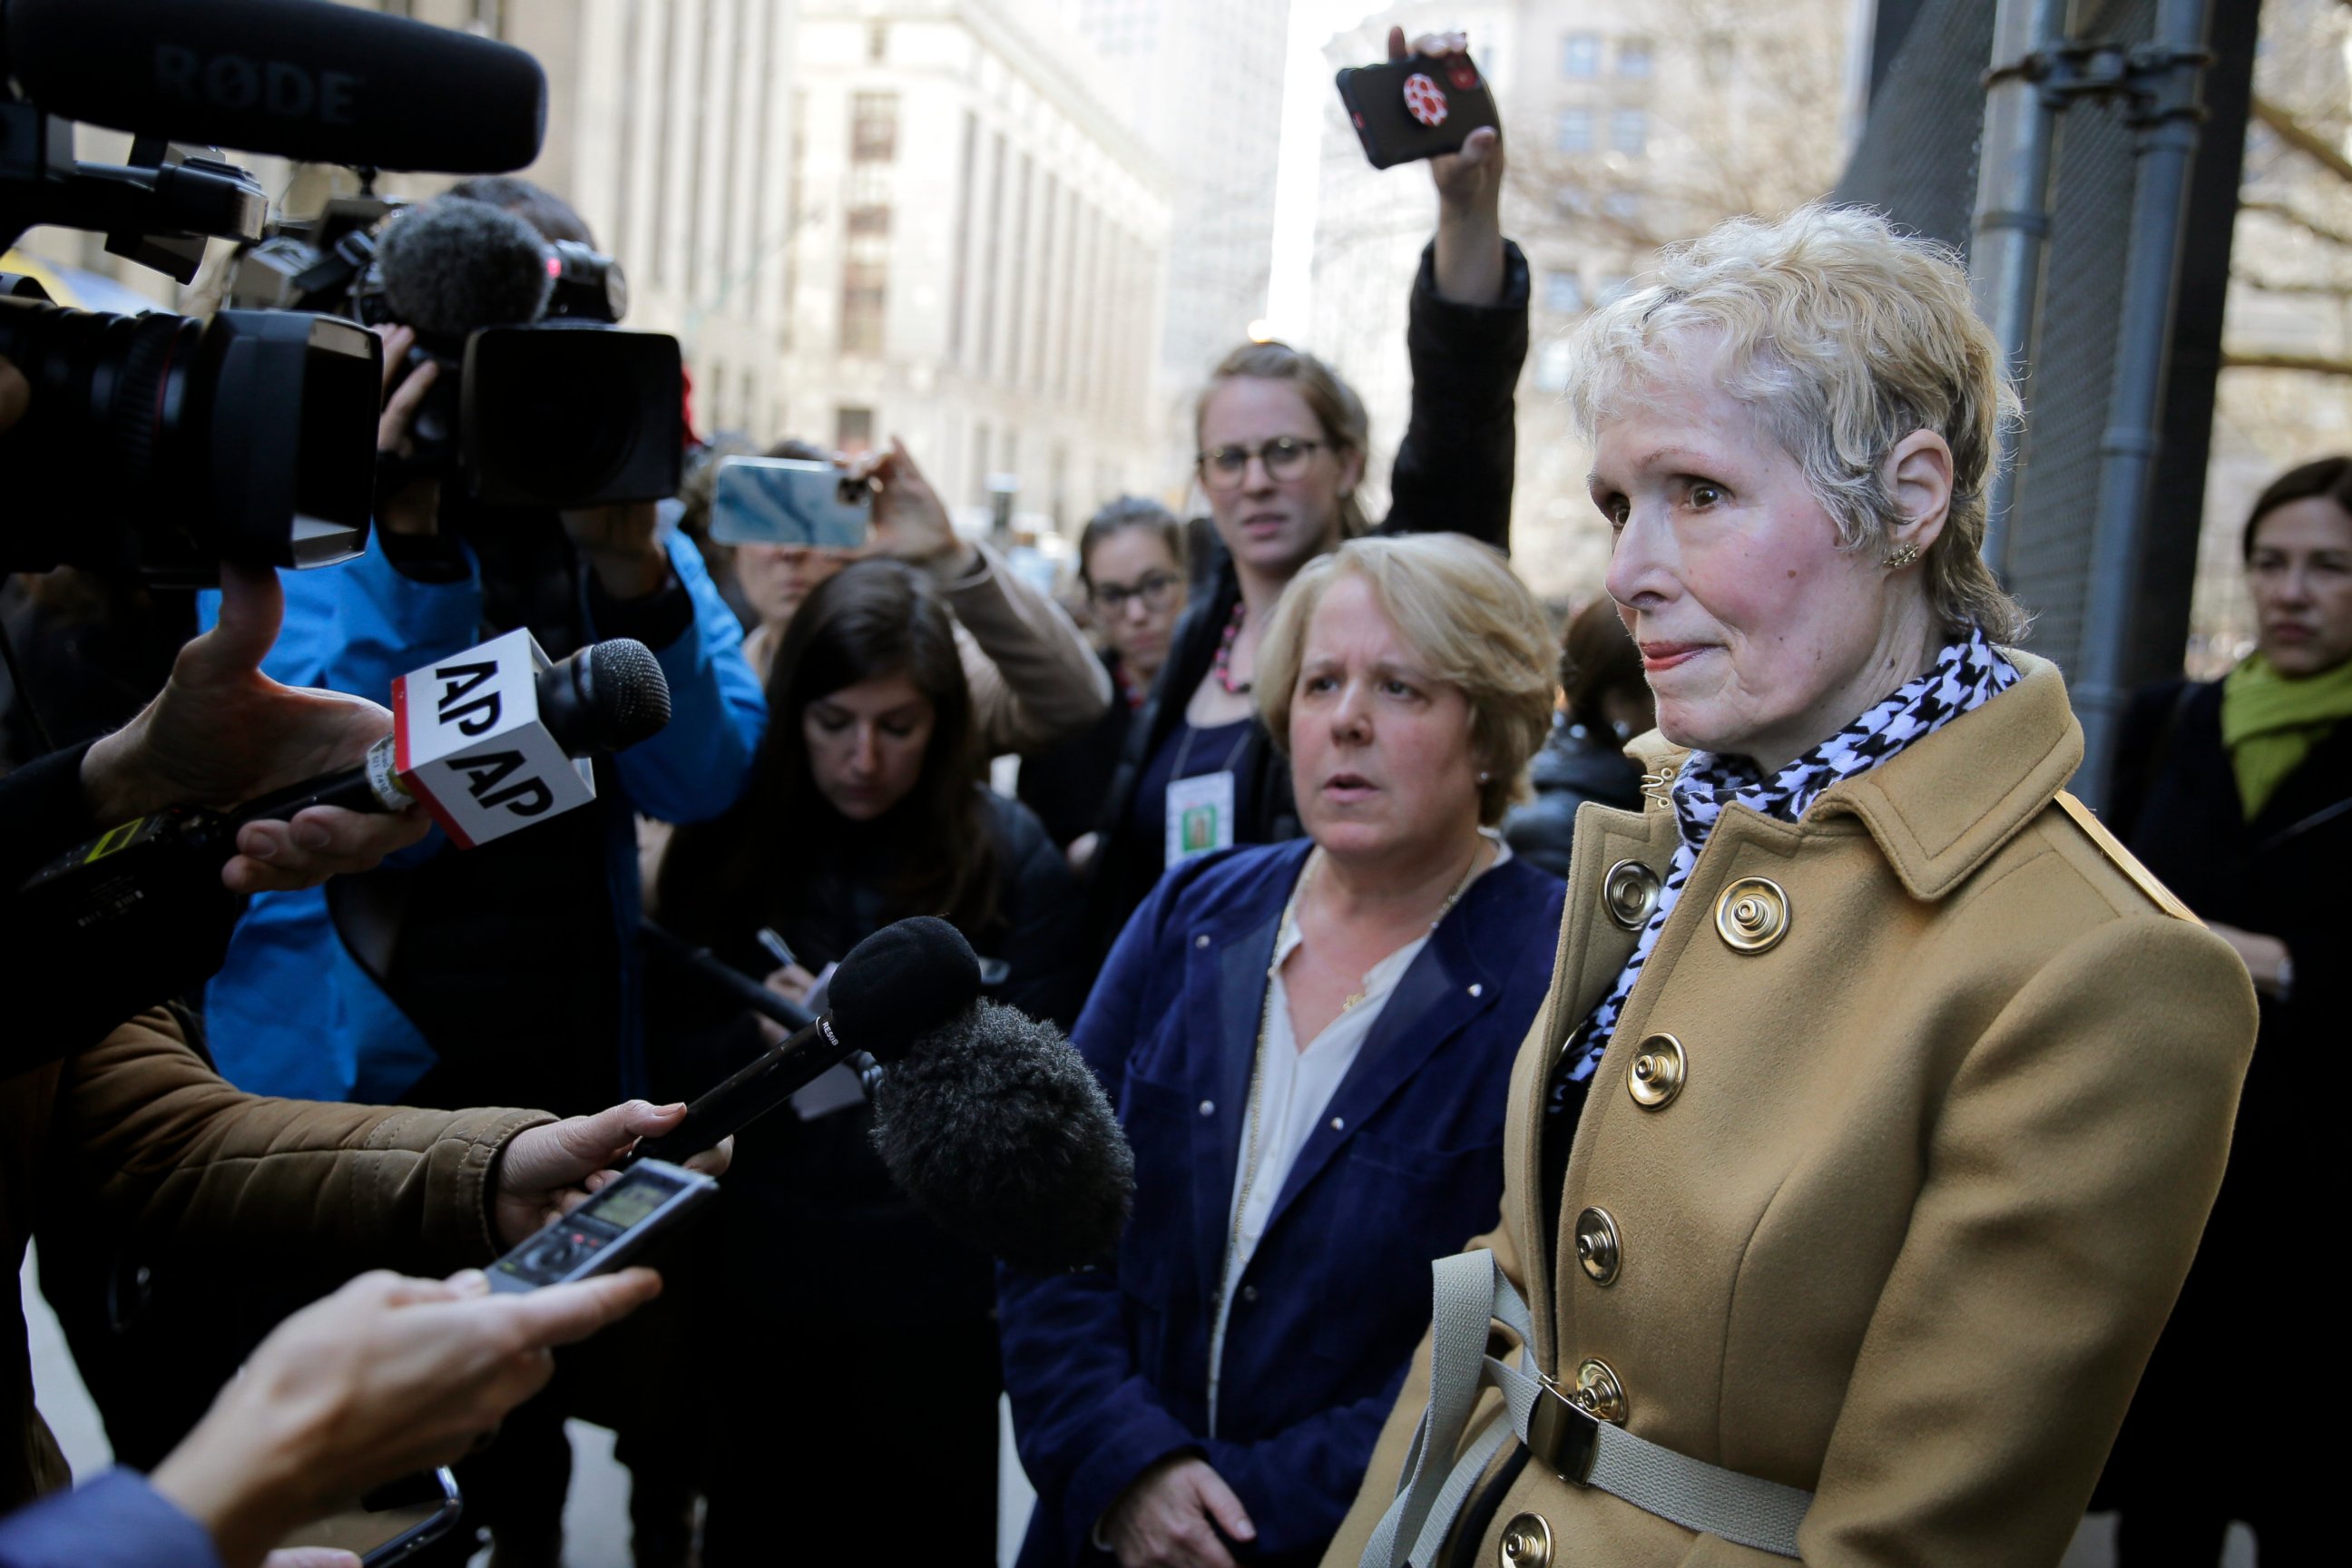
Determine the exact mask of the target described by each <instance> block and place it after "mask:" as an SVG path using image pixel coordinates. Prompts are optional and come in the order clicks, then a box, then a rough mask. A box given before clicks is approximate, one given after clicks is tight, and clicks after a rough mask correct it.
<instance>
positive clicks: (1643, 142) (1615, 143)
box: [1609, 109, 1650, 158]
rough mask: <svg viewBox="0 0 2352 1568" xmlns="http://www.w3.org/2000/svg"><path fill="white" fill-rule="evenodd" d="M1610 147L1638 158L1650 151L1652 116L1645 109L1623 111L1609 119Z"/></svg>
mask: <svg viewBox="0 0 2352 1568" xmlns="http://www.w3.org/2000/svg"><path fill="white" fill-rule="evenodd" d="M1609 145H1610V146H1611V147H1612V148H1613V149H1614V150H1616V151H1617V152H1620V153H1624V154H1626V155H1627V156H1628V157H1633V158H1638V157H1640V156H1641V155H1642V154H1643V153H1646V152H1648V151H1649V149H1650V114H1649V110H1644V109H1621V110H1617V111H1616V112H1615V113H1613V114H1612V115H1610V117H1609Z"/></svg>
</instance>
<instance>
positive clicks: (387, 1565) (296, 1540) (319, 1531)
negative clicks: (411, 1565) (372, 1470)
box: [278, 1465, 465, 1568]
mask: <svg viewBox="0 0 2352 1568" xmlns="http://www.w3.org/2000/svg"><path fill="white" fill-rule="evenodd" d="M464 1511H465V1503H464V1500H462V1499H461V1498H460V1497H459V1496H458V1495H457V1477H456V1476H454V1475H452V1474H450V1473H449V1468H448V1467H447V1466H446V1465H444V1466H443V1467H441V1468H439V1469H436V1470H418V1471H416V1472H415V1474H413V1475H407V1476H404V1477H402V1478H401V1479H399V1480H396V1481H394V1482H393V1483H392V1484H391V1485H389V1486H383V1487H378V1488H377V1489H375V1490H373V1491H372V1492H370V1493H368V1495H367V1496H366V1497H364V1498H362V1499H361V1500H360V1505H359V1507H357V1508H355V1509H352V1510H349V1511H347V1512H343V1513H339V1514H334V1515H331V1517H329V1518H326V1519H322V1520H320V1521H317V1522H316V1523H313V1524H306V1525H304V1526H303V1527H302V1528H301V1529H300V1530H298V1531H295V1532H294V1533H293V1534H292V1535H290V1536H288V1537H287V1538H286V1539H285V1540H284V1541H281V1542H278V1544H279V1545H280V1546H286V1547H292V1546H331V1547H336V1548H339V1549H341V1550H342V1551H344V1552H355V1553H357V1554H358V1556H359V1560H360V1563H361V1564H362V1568H392V1565H393V1564H394V1563H403V1562H405V1561H407V1560H408V1559H409V1558H411V1557H413V1556H415V1554H416V1553H417V1552H422V1551H423V1550H424V1549H425V1548H426V1547H427V1546H430V1545H432V1544H433V1543H434V1542H436V1541H438V1540H440V1539H441V1538H442V1537H443V1536H445V1535H446V1534H448V1533H449V1531H451V1530H453V1529H455V1528H456V1526H457V1519H458V1516H459V1515H460V1514H462V1513H463V1512H464Z"/></svg>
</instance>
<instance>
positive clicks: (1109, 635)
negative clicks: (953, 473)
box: [1020, 496, 1189, 871]
mask: <svg viewBox="0 0 2352 1568" xmlns="http://www.w3.org/2000/svg"><path fill="white" fill-rule="evenodd" d="M1184 557H1185V548H1184V525H1183V524H1182V523H1181V522H1179V521H1176V514H1175V513H1174V512H1171V511H1170V510H1168V509H1167V508H1166V507H1164V506H1161V505H1160V503H1159V502H1158V501H1156V500H1147V499H1146V498H1144V497H1142V496H1118V497H1114V498H1113V499H1112V500H1108V501H1106V502H1104V503H1103V505H1102V508H1101V509H1100V510H1097V512H1096V513H1095V514H1094V516H1092V517H1090V518H1088V519H1087V526H1086V527H1085V529H1083V530H1082V531H1080V532H1079V534H1078V581H1079V583H1080V584H1082V585H1083V586H1084V587H1085V589H1086V591H1087V608H1088V610H1089V611H1090V612H1091V614H1092V618H1093V621H1094V627H1095V631H1096V633H1097V636H1098V637H1100V639H1101V643H1102V664H1103V669H1104V671H1105V672H1106V673H1107V674H1108V676H1109V677H1110V686H1111V701H1110V705H1109V706H1108V708H1106V709H1105V710H1103V716H1102V717H1101V718H1100V719H1097V720H1096V721H1095V722H1094V723H1093V725H1092V726H1090V727H1089V728H1088V729H1087V731H1085V732H1084V733H1082V734H1079V735H1077V736H1076V737H1074V738H1072V739H1071V740H1068V741H1066V742H1063V743H1062V744H1060V745H1058V746H1055V747H1054V748H1052V749H1051V750H1050V751H1045V752H1033V753H1031V754H1029V755H1027V756H1024V757H1023V758H1022V759H1021V788H1020V794H1021V804H1022V805H1025V806H1027V807H1028V808H1029V809H1030V810H1032V811H1034V812H1035V813H1036V814H1037V817H1038V820H1039V821H1041V822H1043V823H1044V824H1045V831H1046V832H1047V833H1049V834H1051V835H1053V838H1054V842H1055V843H1056V844H1058V845H1060V846H1062V848H1063V851H1064V853H1066V855H1068V856H1069V858H1070V865H1071V868H1073V869H1074V870H1079V871H1083V870H1085V869H1086V868H1087V864H1088V862H1090V861H1091V860H1092V859H1093V858H1094V853H1095V849H1096V847H1097V845H1098V843H1099V840H1098V839H1097V837H1096V835H1095V824H1096V822H1097V819H1098V818H1099V817H1100V816H1102V809H1103V801H1104V799H1105V798H1106V797H1107V796H1108V795H1109V794H1110V786H1111V779H1112V777H1113V776H1114V775H1115V774H1117V773H1118V759H1119V756H1120V753H1122V752H1125V751H1126V749H1127V735H1128V731H1129V730H1130V729H1132V728H1133V727H1134V722H1135V714H1136V710H1138V709H1139V708H1141V707H1142V706H1143V704H1144V703H1145V701H1146V700H1149V699H1150V694H1151V683H1152V682H1153V681H1154V680H1157V679H1159V678H1160V667H1161V666H1162V665H1165V664H1166V663H1167V662H1168V649H1169V647H1170V646H1171V644H1172V642H1173V640H1174V637H1175V632H1176V622H1177V619H1178V617H1180V616H1182V615H1183V613H1184V602H1185V598H1186V589H1187V587H1188V585H1189V584H1187V583H1186V580H1185V575H1184V572H1185V565H1184Z"/></svg>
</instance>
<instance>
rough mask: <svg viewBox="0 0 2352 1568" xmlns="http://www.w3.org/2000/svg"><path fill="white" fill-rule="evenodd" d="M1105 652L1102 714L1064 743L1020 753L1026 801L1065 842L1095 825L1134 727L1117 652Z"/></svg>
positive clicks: (1020, 791)
mask: <svg viewBox="0 0 2352 1568" xmlns="http://www.w3.org/2000/svg"><path fill="white" fill-rule="evenodd" d="M1101 658H1102V663H1103V668H1104V669H1105V670H1106V671H1108V673H1109V675H1110V692H1111V696H1110V705H1109V706H1108V707H1107V708H1105V709H1104V710H1103V713H1102V717H1101V718H1099V719H1097V720H1096V721H1094V722H1093V723H1092V724H1089V725H1088V726H1087V728H1086V729H1085V730H1084V731H1081V732H1080V733H1078V734H1076V735H1073V736H1071V737H1070V738H1069V739H1068V740H1066V741H1064V742H1061V743H1060V744H1058V745H1055V746H1052V747H1049V748H1047V749H1046V750H1045V751H1042V752H1032V753H1030V754H1029V755H1027V756H1024V757H1023V758H1022V759H1021V783H1020V787H1019V789H1018V791H1017V792H1016V793H1017V794H1019V795H1020V796H1021V804H1022V805H1025V806H1027V807H1028V808H1029V809H1030V810H1032V811H1034V812H1035V813H1036V814H1037V820H1038V821H1040V822H1042V823H1044V824H1045V831H1046V832H1047V833H1048V834H1050V835H1052V836H1053V839H1054V842H1055V843H1056V844H1059V845H1062V846H1064V847H1067V846H1068V844H1069V843H1070V841H1071V840H1072V839H1074V838H1082V837H1085V836H1086V835H1087V834H1088V833H1091V832H1093V831H1094V829H1095V826H1096V819H1097V818H1098V817H1099V816H1101V815H1102V808H1103V802H1104V800H1105V799H1107V798H1108V796H1109V795H1110V787H1111V783H1112V781H1113V779H1115V778H1116V777H1117V776H1118V763H1119V758H1120V757H1121V756H1123V755H1124V754H1125V753H1126V751H1127V736H1128V731H1130V730H1132V729H1134V728H1135V710H1134V709H1132V708H1130V707H1129V706H1128V703H1127V698H1126V695H1125V692H1126V688H1125V686H1124V685H1122V684H1121V682H1120V680H1119V678H1118V655H1117V654H1115V653H1109V652H1106V653H1104V654H1103V655H1102V656H1101Z"/></svg>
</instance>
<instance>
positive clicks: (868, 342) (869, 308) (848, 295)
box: [841, 260, 890, 354]
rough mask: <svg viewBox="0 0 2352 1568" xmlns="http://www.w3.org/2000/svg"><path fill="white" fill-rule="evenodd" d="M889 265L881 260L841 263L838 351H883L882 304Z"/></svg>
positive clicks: (885, 300) (887, 283)
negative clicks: (839, 339) (839, 345)
mask: <svg viewBox="0 0 2352 1568" xmlns="http://www.w3.org/2000/svg"><path fill="white" fill-rule="evenodd" d="M889 279H890V268H889V267H888V265H887V263H885V262H880V261H857V260H851V261H845V262H843V263H842V266H841V352H842V353H851V354H878V353H881V352H882V320H883V307H884V306H885V305H886V304H887V302H888V299H889Z"/></svg>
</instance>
